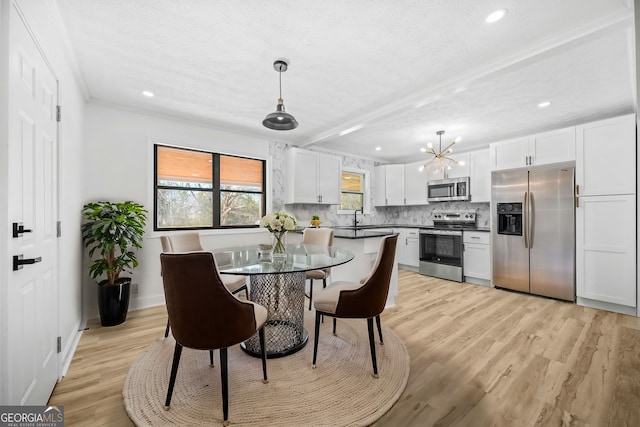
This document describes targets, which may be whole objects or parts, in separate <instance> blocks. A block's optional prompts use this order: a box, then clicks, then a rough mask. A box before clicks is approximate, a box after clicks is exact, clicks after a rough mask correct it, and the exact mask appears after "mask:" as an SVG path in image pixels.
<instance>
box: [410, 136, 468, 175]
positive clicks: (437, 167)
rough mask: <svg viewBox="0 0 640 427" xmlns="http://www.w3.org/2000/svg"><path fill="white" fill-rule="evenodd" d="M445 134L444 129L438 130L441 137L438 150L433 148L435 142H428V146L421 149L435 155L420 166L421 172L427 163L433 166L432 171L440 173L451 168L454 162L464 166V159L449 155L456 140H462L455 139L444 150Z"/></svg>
mask: <svg viewBox="0 0 640 427" xmlns="http://www.w3.org/2000/svg"><path fill="white" fill-rule="evenodd" d="M443 134H444V131H443V130H439V131H438V132H436V135H438V136H439V137H440V145H439V147H438V152H436V150H435V149H434V148H433V144H431V143H429V144H427V148H421V149H420V151H422V152H423V153H427V154H428V155H433V158H431V159H430V160H428V161H427V163H425V164H424V165H422V166H420V168H418V170H419V171H420V172H422V171H423V170H424V168H425V167H427V165H429V167H430V168H431V172H432V173H439V172H441V171H444V170H451V165H454V164H456V165H460V166H464V162H463V161H458V160H456V159H453V158H451V157H449V156H448V155H449V154H451V153H452V152H453V149H452V148H451V147H453V145H454V144H455V143H456V142H458V141H460V138H457V139H455V140H453V142H451V144H449V145H447V147H446V148H445V149H444V150H443V149H442V135H443Z"/></svg>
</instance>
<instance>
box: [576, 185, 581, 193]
mask: <svg viewBox="0 0 640 427" xmlns="http://www.w3.org/2000/svg"><path fill="white" fill-rule="evenodd" d="M576 194H580V184H576Z"/></svg>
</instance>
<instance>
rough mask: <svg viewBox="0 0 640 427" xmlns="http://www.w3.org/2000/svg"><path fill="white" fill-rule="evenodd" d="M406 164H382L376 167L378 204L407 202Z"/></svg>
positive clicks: (401, 203) (397, 204) (375, 197)
mask: <svg viewBox="0 0 640 427" xmlns="http://www.w3.org/2000/svg"><path fill="white" fill-rule="evenodd" d="M404 169H405V167H404V165H382V166H376V167H375V168H374V179H375V193H374V197H373V198H374V203H375V205H376V206H400V205H404V204H405V196H404Z"/></svg>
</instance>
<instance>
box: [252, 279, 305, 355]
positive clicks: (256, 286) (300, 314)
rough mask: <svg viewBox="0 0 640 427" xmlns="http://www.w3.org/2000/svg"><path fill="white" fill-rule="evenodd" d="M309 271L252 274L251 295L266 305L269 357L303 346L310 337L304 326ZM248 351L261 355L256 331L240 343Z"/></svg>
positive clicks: (288, 352) (266, 332)
mask: <svg viewBox="0 0 640 427" xmlns="http://www.w3.org/2000/svg"><path fill="white" fill-rule="evenodd" d="M305 281H306V273H305V272H304V271H296V272H291V273H286V274H259V275H252V276H251V278H250V281H249V299H250V300H251V301H253V302H255V303H258V304H260V305H261V306H263V307H266V309H267V322H266V324H265V326H264V336H265V350H266V353H267V358H269V359H274V358H277V357H282V356H286V355H288V354H292V353H295V352H297V351H299V350H301V349H302V348H303V347H304V346H305V345H306V344H307V341H308V339H309V335H308V334H307V331H306V330H305V329H304V288H305ZM240 346H241V348H242V350H244V352H245V353H247V354H249V355H251V356H255V357H260V341H259V339H258V334H257V333H256V334H255V335H253V336H252V337H251V338H249V339H248V340H246V341H245V342H243V343H242V344H241V345H240Z"/></svg>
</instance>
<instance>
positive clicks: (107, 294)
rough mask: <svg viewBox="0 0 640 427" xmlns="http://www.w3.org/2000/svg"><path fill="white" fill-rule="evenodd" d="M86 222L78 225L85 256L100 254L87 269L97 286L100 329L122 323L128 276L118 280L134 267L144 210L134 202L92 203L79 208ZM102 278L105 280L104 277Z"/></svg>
mask: <svg viewBox="0 0 640 427" xmlns="http://www.w3.org/2000/svg"><path fill="white" fill-rule="evenodd" d="M82 214H83V216H84V217H85V219H86V220H87V221H86V222H85V223H84V224H82V239H83V240H84V244H85V247H86V248H89V256H90V257H93V255H94V253H96V251H97V253H98V254H99V255H100V257H99V258H97V259H95V260H94V262H93V264H91V266H90V267H89V275H90V276H91V278H93V279H100V278H101V279H102V280H101V281H100V282H99V283H98V308H99V310H100V321H101V323H102V326H115V325H119V324H121V323H122V322H124V321H125V320H126V318H127V310H128V309H129V293H130V286H131V277H120V274H121V273H122V272H123V271H129V272H131V270H133V268H134V267H137V266H138V260H137V258H136V254H135V252H134V250H135V249H139V248H141V247H142V245H141V243H142V237H143V236H144V229H145V224H146V221H147V211H146V210H145V208H144V206H142V205H139V204H137V203H135V202H121V203H113V202H93V203H87V204H86V205H84V207H83V208H82ZM105 276H106V278H105Z"/></svg>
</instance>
